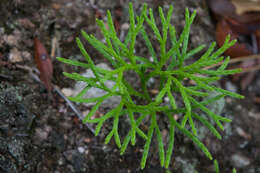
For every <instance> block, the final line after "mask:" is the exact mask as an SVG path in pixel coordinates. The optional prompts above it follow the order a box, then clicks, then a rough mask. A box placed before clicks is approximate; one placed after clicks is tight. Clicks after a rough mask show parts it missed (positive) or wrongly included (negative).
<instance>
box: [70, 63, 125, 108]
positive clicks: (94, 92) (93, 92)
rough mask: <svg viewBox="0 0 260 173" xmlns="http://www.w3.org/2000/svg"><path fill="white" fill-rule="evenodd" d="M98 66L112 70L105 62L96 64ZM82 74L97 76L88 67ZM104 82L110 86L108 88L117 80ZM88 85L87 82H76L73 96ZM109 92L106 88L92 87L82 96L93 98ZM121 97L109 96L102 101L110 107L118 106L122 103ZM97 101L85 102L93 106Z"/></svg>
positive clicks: (105, 105) (103, 104)
mask: <svg viewBox="0 0 260 173" xmlns="http://www.w3.org/2000/svg"><path fill="white" fill-rule="evenodd" d="M96 66H97V67H100V68H103V69H106V70H112V69H111V68H110V67H109V66H108V65H107V64H105V63H100V64H97V65H96ZM81 75H82V76H84V77H88V78H89V77H95V76H94V74H93V72H92V71H91V70H90V69H88V70H87V71H86V72H85V73H83V74H81ZM104 84H105V85H106V86H107V87H108V88H112V87H113V86H114V85H115V82H114V81H110V80H107V81H105V82H104ZM85 87H86V83H85V82H81V81H80V82H77V83H76V84H75V87H74V89H73V94H72V96H74V97H75V96H76V95H77V94H78V93H79V92H80V91H82V89H84V88H85ZM105 94H107V92H106V91H104V90H101V89H99V88H90V89H89V90H88V92H87V93H86V94H85V95H84V96H82V98H93V97H100V96H103V95H105ZM120 101H121V99H120V97H119V96H112V97H109V98H108V99H106V100H104V102H103V103H102V106H104V107H109V108H114V107H116V106H117V105H118V104H119V103H120ZM95 104H96V103H87V104H85V105H86V106H93V105H95Z"/></svg>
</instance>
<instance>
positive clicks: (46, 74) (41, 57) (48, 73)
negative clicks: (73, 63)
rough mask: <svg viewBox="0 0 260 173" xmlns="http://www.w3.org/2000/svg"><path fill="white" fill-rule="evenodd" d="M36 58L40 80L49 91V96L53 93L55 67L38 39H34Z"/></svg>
mask: <svg viewBox="0 0 260 173" xmlns="http://www.w3.org/2000/svg"><path fill="white" fill-rule="evenodd" d="M34 46H35V47H34V53H35V55H34V58H35V61H36V64H37V68H38V69H39V71H40V79H41V81H42V82H43V84H44V86H45V87H46V89H47V90H48V92H49V94H51V91H52V84H51V79H52V73H53V66H52V62H51V59H50V57H49V55H48V53H47V51H46V49H45V47H44V45H43V44H42V43H41V42H40V41H39V40H38V39H37V38H35V39H34Z"/></svg>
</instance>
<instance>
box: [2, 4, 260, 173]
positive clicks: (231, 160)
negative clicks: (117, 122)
mask: <svg viewBox="0 0 260 173" xmlns="http://www.w3.org/2000/svg"><path fill="white" fill-rule="evenodd" d="M144 2H146V3H147V4H148V6H149V7H152V8H154V9H157V7H158V6H162V7H163V8H164V9H167V8H168V7H169V5H170V4H171V2H172V1H170V0H167V1H159V0H145V1H135V2H134V9H135V11H139V10H140V8H141V6H142V4H143V3H144ZM127 3H128V0H106V1H105V0H97V1H95V0H89V1H88V0H74V1H71V0H59V1H54V0H38V1H30V0H1V1H0V16H1V20H0V82H1V83H0V172H10V173H13V172H17V173H28V172H32V173H35V172H37V173H38V172H39V173H40V172H42V173H46V172H53V173H72V172H91V173H92V172H93V173H94V172H99V173H100V172H104V173H110V172H111V173H132V172H133V173H134V172H147V173H148V172H149V173H153V172H154V173H160V172H165V170H164V169H162V168H161V167H160V163H159V159H158V154H157V148H156V147H155V146H154V147H152V148H151V152H150V156H149V159H148V161H147V165H146V168H145V169H144V170H143V171H141V170H140V166H139V163H140V158H141V155H142V150H143V144H144V142H143V141H142V140H141V139H140V140H139V141H138V142H137V144H136V146H135V147H129V148H128V149H127V151H126V153H125V155H123V156H121V155H120V153H119V150H118V149H117V148H116V145H115V144H114V142H111V143H110V144H109V145H104V144H103V142H104V137H105V135H106V134H107V132H108V130H109V129H111V127H110V126H111V122H108V123H107V124H106V125H105V127H104V128H103V130H102V133H101V135H100V136H99V137H95V136H94V135H93V134H92V133H91V132H90V131H89V129H88V128H87V127H86V126H85V125H84V124H82V123H81V122H80V120H79V118H78V117H77V116H76V115H75V113H74V112H73V111H72V110H71V109H70V107H69V106H68V105H67V104H66V102H65V101H64V100H63V99H62V98H61V97H60V96H59V95H58V94H54V97H53V99H49V97H48V93H47V91H46V90H45V89H44V86H43V85H42V84H40V83H38V82H37V81H36V80H35V77H34V76H33V75H32V73H30V70H31V69H34V68H35V67H36V64H35V61H34V42H33V39H34V37H38V38H39V39H40V40H41V42H42V43H43V44H44V45H45V46H46V48H47V50H48V52H49V53H50V55H53V56H52V61H53V66H54V77H53V80H52V82H53V84H55V85H57V86H58V87H59V88H61V89H63V90H62V91H64V92H65V93H67V94H68V92H73V91H74V90H73V88H74V85H75V83H74V82H73V81H71V80H69V79H67V78H65V77H64V76H63V75H62V72H63V71H66V72H72V71H77V72H81V73H84V72H85V71H84V70H83V69H79V68H75V67H72V66H69V65H65V64H62V63H60V62H58V61H57V60H55V58H54V57H55V56H62V57H66V58H70V59H81V58H82V57H81V55H80V52H79V50H78V49H77V47H76V44H75V41H74V40H75V37H76V36H79V33H80V30H81V29H83V30H85V31H87V32H88V33H92V34H94V35H95V36H96V37H98V38H100V39H102V36H101V33H100V31H99V30H98V29H97V26H96V24H95V18H96V17H100V18H103V19H104V18H105V12H106V10H108V9H109V10H111V12H112V15H113V16H116V15H118V14H117V13H118V10H119V9H120V18H118V22H119V26H121V32H120V33H121V37H124V36H125V30H124V29H125V28H127V22H128V21H127V19H128V13H127V5H126V4H127ZM172 3H173V5H174V16H173V23H174V24H175V26H176V29H177V31H178V32H180V31H181V29H182V27H183V26H184V11H185V8H186V7H187V8H189V10H190V11H193V10H197V17H196V19H195V22H194V24H193V26H192V29H191V36H190V39H191V42H190V48H194V47H196V46H198V45H200V44H209V43H210V42H212V41H214V24H213V23H212V21H211V19H210V15H209V12H208V8H207V4H206V2H205V1H203V0H198V1H193V0H178V1H173V2H172ZM157 16H158V15H157ZM123 26H124V27H123ZM54 47H55V48H54ZM86 48H87V50H88V51H89V54H90V55H91V57H92V58H93V59H94V61H95V63H96V64H100V63H107V64H108V62H107V61H105V60H104V58H102V56H101V55H100V54H99V53H97V52H96V51H95V50H94V49H93V48H91V46H90V45H88V44H87V45H86ZM157 49H158V48H157ZM53 50H55V52H53ZM136 51H137V53H139V54H142V55H143V56H145V55H146V54H147V51H146V50H145V49H144V48H143V43H142V42H139V43H137V45H136ZM36 75H37V74H36ZM129 80H133V81H135V80H136V79H134V78H133V77H132V78H131V76H129ZM221 85H222V86H223V87H224V88H226V89H228V90H232V91H236V92H239V93H241V94H244V95H245V96H246V97H245V99H244V100H234V99H231V98H226V99H225V100H222V102H221V101H220V102H219V104H215V105H214V106H213V107H212V109H214V110H215V111H219V112H222V114H223V115H225V116H227V117H229V118H231V119H233V122H232V123H231V124H226V125H225V129H226V130H225V132H223V133H222V135H223V139H222V140H217V139H216V138H215V137H214V136H212V135H211V134H210V132H209V131H208V130H207V129H206V128H203V127H199V138H200V139H201V140H202V141H203V143H205V144H206V146H207V147H208V148H209V150H210V152H211V153H212V154H213V156H214V157H215V158H216V159H217V160H218V161H219V164H220V170H221V172H222V173H230V172H231V169H232V168H233V167H235V168H237V170H238V172H239V173H259V172H260V133H259V131H260V127H259V124H260V109H259V101H258V102H257V101H256V99H255V98H257V97H259V96H260V90H259V88H260V75H259V74H258V75H256V79H255V80H254V81H253V82H252V83H251V84H250V85H249V87H248V88H247V89H246V90H244V91H241V90H240V88H239V87H238V86H237V84H236V83H232V82H231V80H230V79H229V78H225V79H223V81H222V82H221ZM93 92H94V91H93ZM111 103H114V102H111ZM109 106H111V105H107V106H106V108H103V109H102V110H100V111H99V113H100V114H102V113H104V112H105V110H106V109H107V108H108V107H109ZM77 107H78V108H79V109H80V111H81V112H87V111H89V109H90V107H91V106H90V105H77ZM163 121H164V120H162V122H161V124H160V127H161V130H162V131H163V132H164V131H165V132H167V130H168V129H167V126H165V125H164V124H165V123H164V122H163ZM121 124H122V125H121V127H120V129H121V131H122V132H124V128H127V126H126V125H124V122H122V123H121ZM155 141H156V140H155ZM175 141H176V142H175V150H174V154H173V159H172V164H171V168H170V170H171V171H172V172H176V173H191V172H195V170H196V171H198V172H200V173H204V172H205V173H207V172H209V173H210V172H214V169H213V163H212V162H211V161H209V160H208V159H207V158H206V157H205V156H204V154H203V153H202V152H201V151H200V150H199V149H198V148H196V147H195V146H194V145H193V143H192V142H191V141H190V140H189V139H188V138H186V137H184V136H183V135H182V134H181V133H177V134H176V140H175Z"/></svg>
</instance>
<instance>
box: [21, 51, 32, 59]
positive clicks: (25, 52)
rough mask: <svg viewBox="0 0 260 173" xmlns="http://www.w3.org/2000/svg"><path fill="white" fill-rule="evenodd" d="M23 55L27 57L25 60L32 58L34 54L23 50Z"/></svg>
mask: <svg viewBox="0 0 260 173" xmlns="http://www.w3.org/2000/svg"><path fill="white" fill-rule="evenodd" d="M22 57H23V58H24V59H25V60H28V61H29V60H31V59H32V55H31V54H30V53H29V52H27V51H23V52H22Z"/></svg>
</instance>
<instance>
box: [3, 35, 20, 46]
mask: <svg viewBox="0 0 260 173" xmlns="http://www.w3.org/2000/svg"><path fill="white" fill-rule="evenodd" d="M3 39H4V41H5V42H6V43H7V44H8V45H9V46H16V45H17V39H16V37H15V35H4V37H3Z"/></svg>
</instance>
